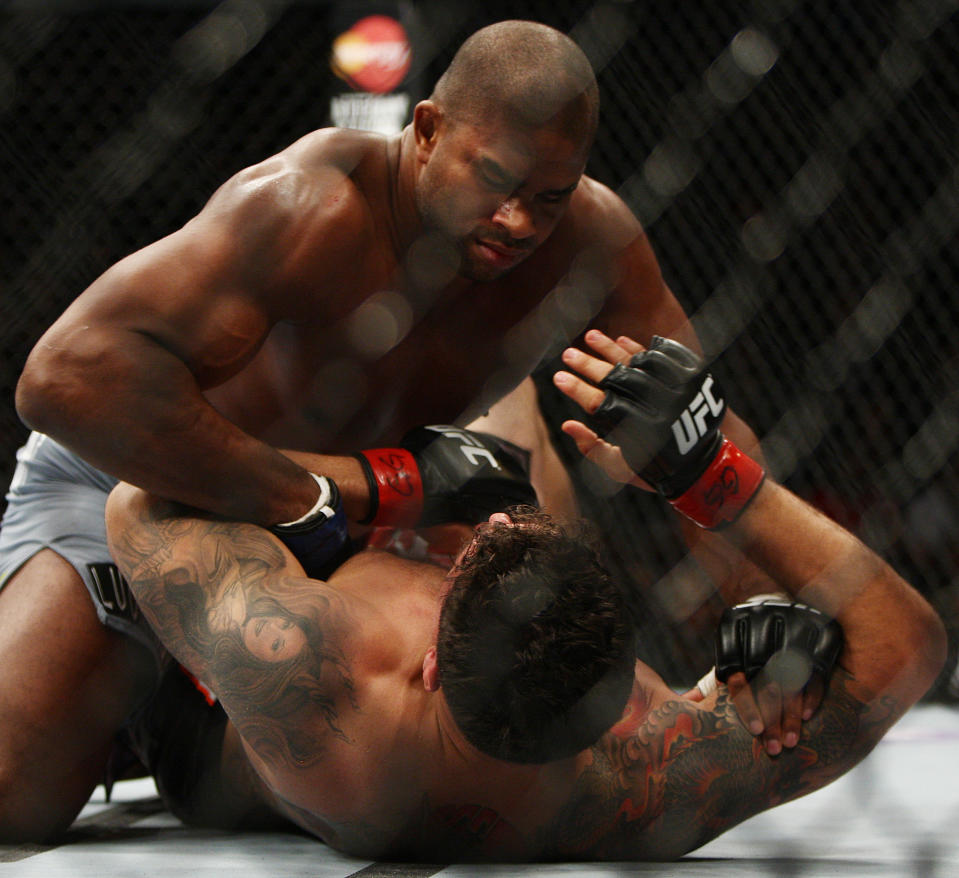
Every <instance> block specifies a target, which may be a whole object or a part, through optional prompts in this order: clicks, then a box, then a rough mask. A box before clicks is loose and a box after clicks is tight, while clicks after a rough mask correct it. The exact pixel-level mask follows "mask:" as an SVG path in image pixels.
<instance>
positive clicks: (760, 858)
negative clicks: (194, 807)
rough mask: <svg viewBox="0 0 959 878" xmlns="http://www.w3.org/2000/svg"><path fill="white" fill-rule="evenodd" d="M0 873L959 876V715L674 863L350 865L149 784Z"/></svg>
mask: <svg viewBox="0 0 959 878" xmlns="http://www.w3.org/2000/svg"><path fill="white" fill-rule="evenodd" d="M0 874H2V875H17V876H21V875H22V876H44V878H61V876H62V878H87V876H90V878H94V876H95V878H114V876H124V878H127V876H130V878H136V876H143V878H207V876H211V878H212V876H214V875H215V876H218V878H223V876H228V878H259V876H263V878H266V876H271V878H272V876H310V878H348V876H357V878H361V876H362V878H428V876H432V875H440V876H442V878H493V876H496V878H509V876H515V875H521V876H534V875H535V876H540V878H553V876H571V878H593V876H596V878H599V876H603V878H614V876H616V878H618V876H630V875H657V876H677V878H685V876H707V875H708V876H710V878H726V876H737V878H751V876H776V878H782V876H789V878H791V876H803V878H826V876H829V878H833V876H841V878H893V876H894V878H905V876H917V878H959V709H957V708H948V707H942V706H934V705H923V706H921V707H918V708H916V709H915V710H913V711H912V712H911V713H909V714H908V715H907V716H906V717H905V718H904V719H903V720H902V721H901V722H900V723H899V724H898V725H897V726H896V727H895V728H894V729H893V731H892V732H891V733H890V735H888V736H887V737H886V739H885V740H883V742H882V743H881V744H880V745H879V746H878V747H877V748H876V750H875V751H874V752H873V754H872V755H871V756H870V757H869V759H867V760H866V761H865V762H864V763H863V764H862V765H860V766H859V767H858V768H857V769H856V770H855V771H853V772H851V773H850V774H848V775H846V776H845V777H843V778H841V779H840V780H839V781H837V782H836V783H834V784H833V785H832V786H830V787H827V788H826V789H824V790H820V791H819V792H817V793H814V794H813V795H811V796H807V797H806V798H805V799H800V800H799V801H797V802H792V803H790V804H788V805H784V806H782V807H780V808H777V809H774V810H773V811H769V812H767V813H765V814H761V815H759V816H758V817H754V818H753V819H752V820H750V821H747V822H746V823H744V824H743V825H741V826H739V827H737V828H735V829H734V830H732V831H730V832H728V833H727V834H726V835H724V836H722V837H720V838H718V839H716V840H715V841H713V842H711V843H710V844H708V845H706V846H705V847H703V848H700V850H698V851H696V852H695V853H694V854H691V855H690V856H688V857H686V858H685V859H683V860H682V861H680V862H678V863H669V864H662V863H656V864H652V863H618V864H586V865H583V864H553V865H542V866H538V865H536V866H523V867H516V866H492V867H487V866H473V865H471V866H447V867H445V868H444V867H442V866H415V865H402V864H389V863H370V862H369V861H366V860H356V859H352V858H349V857H344V856H341V855H339V854H337V853H335V852H333V851H331V850H329V849H328V848H326V847H324V846H323V845H322V844H319V843H318V842H313V841H310V840H309V839H306V838H300V837H297V836H288V835H280V834H275V835H274V834H255V835H254V834H247V835H234V834H229V833H221V832H209V831H199V830H192V829H187V828H185V827H184V826H182V825H181V824H179V823H178V822H177V821H176V820H175V819H174V818H173V817H172V816H170V815H169V814H168V813H166V812H165V811H163V810H162V808H161V807H160V804H159V800H158V799H157V798H156V791H155V789H154V787H153V784H152V783H151V782H150V781H145V780H139V781H126V782H124V783H121V784H118V785H117V787H116V788H115V789H114V796H113V802H112V803H110V804H105V803H104V800H103V789H102V788H98V789H97V791H96V793H95V794H94V796H93V798H92V799H91V801H90V803H89V804H88V805H87V806H86V808H85V809H84V811H83V813H82V814H81V815H80V818H79V820H78V821H77V823H76V824H75V826H74V827H73V828H72V829H71V831H70V834H69V838H68V840H67V842H66V843H64V844H61V845H59V846H56V847H39V846H16V847H14V846H6V847H5V846H0Z"/></svg>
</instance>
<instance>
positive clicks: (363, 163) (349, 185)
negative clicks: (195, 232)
mask: <svg viewBox="0 0 959 878" xmlns="http://www.w3.org/2000/svg"><path fill="white" fill-rule="evenodd" d="M386 149H387V140H386V138H384V137H382V136H379V135H375V134H371V133H367V132H359V131H346V130H342V129H334V128H327V129H320V130H318V131H314V132H311V133H310V134H308V135H306V136H304V137H302V138H300V139H299V140H297V141H296V142H295V143H293V144H291V145H290V146H289V147H287V148H286V149H284V150H283V151H282V152H279V153H277V154H276V155H273V156H271V157H270V158H268V159H265V160H264V161H262V162H259V163H258V164H256V165H252V166H251V167H248V168H245V169H243V170H242V171H240V172H238V173H237V174H235V175H234V176H233V177H231V178H230V179H229V180H227V181H226V182H225V183H224V184H223V185H222V186H220V188H219V189H218V190H217V191H216V192H215V193H214V194H213V196H212V197H211V198H210V200H209V202H208V203H207V205H206V206H205V207H204V209H203V211H202V212H201V213H200V214H199V215H198V216H197V217H196V219H194V220H193V222H194V223H196V224H200V225H211V226H213V227H216V228H219V229H220V230H221V231H223V232H226V233H228V235H229V237H230V240H231V242H232V245H233V247H235V248H237V249H240V250H243V251H245V253H244V255H245V257H246V258H247V259H250V260H254V261H256V262H257V263H259V265H261V266H262V269H263V271H264V273H268V276H264V278H263V280H264V281H265V282H266V284H267V285H268V286H270V287H273V288H274V289H275V290H277V291H279V290H287V289H288V290H290V291H291V292H301V290H300V287H306V288H309V289H316V288H318V287H325V288H327V289H330V285H331V284H335V283H336V282H337V281H338V280H339V275H340V274H341V273H343V269H344V266H346V265H350V266H353V267H355V265H356V261H357V259H358V258H360V257H361V256H362V254H363V253H365V252H368V251H369V247H370V243H371V240H372V239H373V237H374V236H375V235H376V234H377V229H376V222H375V216H374V211H372V210H371V205H377V204H384V205H385V204H388V203H389V185H390V179H389V172H388V163H387V160H386Z"/></svg>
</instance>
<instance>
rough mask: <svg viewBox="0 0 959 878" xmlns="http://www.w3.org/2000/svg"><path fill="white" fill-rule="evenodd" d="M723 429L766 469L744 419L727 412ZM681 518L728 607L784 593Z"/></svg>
mask: <svg viewBox="0 0 959 878" xmlns="http://www.w3.org/2000/svg"><path fill="white" fill-rule="evenodd" d="M722 430H723V434H724V435H725V436H726V437H727V438H728V439H729V440H730V441H732V442H733V444H735V445H736V446H737V447H738V448H740V449H741V450H742V451H744V452H745V453H746V454H748V455H749V456H750V457H751V458H753V460H755V461H756V462H757V463H759V464H760V465H761V466H763V467H765V460H764V458H763V455H762V449H761V447H760V444H759V440H758V439H757V438H756V434H755V433H753V431H752V430H751V429H750V428H749V427H748V426H747V425H746V423H745V422H744V421H743V420H742V419H741V418H739V417H737V416H736V415H735V414H734V413H733V412H731V411H727V412H726V415H725V417H724V418H723V423H722ZM677 517H678V519H679V525H680V529H681V531H682V534H683V539H684V541H685V543H686V545H687V546H688V547H689V550H690V552H691V554H692V555H693V557H694V558H695V559H696V562H697V563H698V564H699V566H700V567H701V568H702V569H703V570H704V571H705V572H706V574H707V575H708V576H709V578H710V579H711V580H712V583H713V585H714V586H715V588H716V590H717V591H718V592H719V594H720V596H721V597H722V599H723V601H724V602H725V603H726V604H727V605H729V606H733V605H734V604H738V603H742V602H743V601H745V600H747V599H748V598H750V597H752V596H754V595H757V594H772V593H775V592H778V591H780V588H779V586H778V585H777V584H776V583H775V582H774V581H773V579H772V578H771V577H770V576H769V574H768V573H766V572H765V571H764V570H761V569H760V568H759V567H757V566H756V565H755V564H754V563H753V562H752V561H750V560H749V559H748V558H747V557H746V556H745V555H744V554H743V553H742V552H741V551H739V550H738V549H737V548H735V547H734V546H732V545H730V544H729V542H727V541H726V540H724V539H723V538H722V537H721V536H720V535H719V534H716V533H713V532H711V531H708V530H704V529H703V528H701V527H699V526H698V525H696V524H695V523H693V522H692V521H690V520H689V519H688V518H686V517H685V516H682V515H679V516H677Z"/></svg>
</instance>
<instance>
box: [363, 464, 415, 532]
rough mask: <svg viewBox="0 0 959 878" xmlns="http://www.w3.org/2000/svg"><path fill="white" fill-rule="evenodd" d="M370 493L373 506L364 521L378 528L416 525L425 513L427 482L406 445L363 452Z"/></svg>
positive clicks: (371, 505) (364, 468)
mask: <svg viewBox="0 0 959 878" xmlns="http://www.w3.org/2000/svg"><path fill="white" fill-rule="evenodd" d="M356 459H357V460H358V461H359V462H360V465H361V466H362V468H363V474H364V476H365V477H366V481H367V485H368V487H369V492H370V505H369V511H368V512H367V514H366V517H365V518H363V519H362V520H361V521H360V522H359V523H360V524H372V525H373V526H375V527H415V526H416V525H417V524H418V523H419V521H420V518H421V516H422V513H423V482H422V479H421V477H420V470H419V466H418V465H417V463H416V460H415V458H414V457H413V455H412V454H411V453H410V452H409V451H407V450H406V449H405V448H373V449H366V450H364V451H359V452H357V453H356Z"/></svg>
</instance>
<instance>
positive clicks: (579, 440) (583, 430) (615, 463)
mask: <svg viewBox="0 0 959 878" xmlns="http://www.w3.org/2000/svg"><path fill="white" fill-rule="evenodd" d="M563 432H564V433H565V434H566V435H567V436H569V437H570V438H571V439H572V440H573V441H574V442H575V443H576V448H577V449H578V450H579V453H580V454H582V455H583V457H585V458H587V459H588V460H590V461H591V462H592V463H595V464H596V466H598V467H600V468H601V469H602V470H603V472H605V473H606V475H608V476H609V477H610V478H611V479H612V480H613V481H615V482H622V483H623V484H625V485H634V486H635V487H637V488H642V489H643V490H644V491H651V490H652V488H651V487H650V485H648V484H647V483H646V482H644V481H643V480H642V479H641V478H640V477H639V476H637V475H636V473H634V472H633V471H632V469H630V466H629V464H628V463H626V461H625V459H624V458H623V452H622V451H621V450H620V449H619V447H618V446H616V445H610V443H609V442H607V441H606V440H605V439H601V438H600V437H599V436H597V435H596V433H594V432H593V431H592V430H591V429H590V428H589V427H587V426H586V425H585V424H584V423H582V422H581V421H564V422H563Z"/></svg>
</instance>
